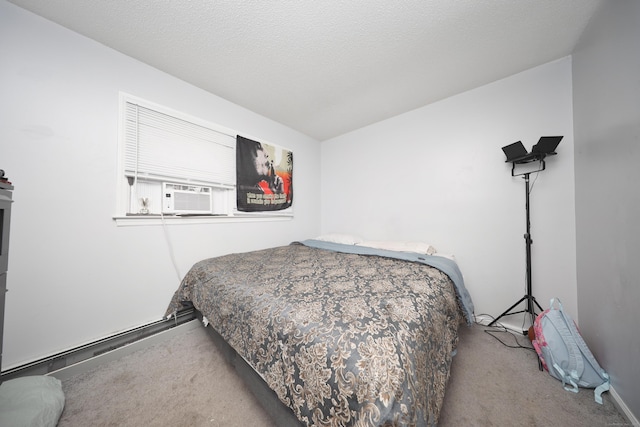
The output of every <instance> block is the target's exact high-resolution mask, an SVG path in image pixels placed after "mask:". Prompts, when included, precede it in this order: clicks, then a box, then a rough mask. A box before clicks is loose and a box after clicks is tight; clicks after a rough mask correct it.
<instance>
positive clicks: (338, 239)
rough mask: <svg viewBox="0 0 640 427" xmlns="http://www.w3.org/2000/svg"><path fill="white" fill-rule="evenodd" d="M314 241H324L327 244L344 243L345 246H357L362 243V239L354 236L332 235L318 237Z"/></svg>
mask: <svg viewBox="0 0 640 427" xmlns="http://www.w3.org/2000/svg"><path fill="white" fill-rule="evenodd" d="M314 240H323V241H325V242H333V243H342V244H344V245H355V244H358V243H360V242H362V239H361V238H360V237H358V236H354V235H352V234H340V233H330V234H323V235H321V236H318V237H316V238H315V239H314Z"/></svg>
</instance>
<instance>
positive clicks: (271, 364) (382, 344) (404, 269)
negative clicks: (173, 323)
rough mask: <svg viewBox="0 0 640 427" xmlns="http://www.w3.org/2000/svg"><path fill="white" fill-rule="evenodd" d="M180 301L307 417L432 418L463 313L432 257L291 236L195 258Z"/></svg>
mask: <svg viewBox="0 0 640 427" xmlns="http://www.w3.org/2000/svg"><path fill="white" fill-rule="evenodd" d="M182 302H191V303H193V305H194V307H195V308H196V309H197V310H199V311H200V312H201V313H202V314H203V315H204V316H205V317H206V319H208V321H209V322H210V323H211V324H212V326H213V327H214V328H215V329H216V330H217V331H218V333H220V335H221V336H222V337H223V338H224V339H225V340H226V341H227V342H228V343H229V344H230V345H231V346H232V347H233V348H234V349H235V350H236V351H237V352H238V354H240V355H241V356H242V357H243V358H244V359H245V360H246V361H247V362H248V363H249V364H250V365H251V366H252V367H253V368H254V369H255V370H256V371H257V372H258V373H259V374H260V376H261V377H262V378H263V379H264V380H265V381H266V383H267V384H268V385H269V387H271V388H272V389H273V390H274V391H275V392H276V394H277V395H278V397H279V398H280V400H281V401H282V402H283V403H284V404H285V405H287V406H288V407H289V408H291V410H292V411H293V412H294V414H295V415H296V416H297V418H298V419H299V420H301V422H302V423H303V424H306V425H309V426H336V427H337V426H347V425H349V426H351V425H355V426H362V427H364V426H426V425H436V424H437V420H438V416H439V414H440V409H441V406H442V402H443V398H444V391H445V386H446V384H447V380H448V377H449V367H450V364H451V359H452V355H453V353H454V350H455V348H456V344H457V340H458V333H457V331H458V327H459V325H460V324H461V323H463V319H464V315H463V310H462V308H461V307H460V306H459V303H458V298H457V296H456V292H455V291H454V285H453V283H452V281H451V280H450V279H449V277H448V276H447V275H446V274H444V273H443V272H441V271H440V270H438V269H436V268H434V267H430V266H428V265H424V264H419V263H415V262H408V261H404V260H400V259H394V258H388V257H382V256H372V255H358V254H350V253H341V252H335V251H331V250H326V249H318V248H314V247H308V246H305V245H302V244H297V243H294V244H291V245H288V246H282V247H277V248H271V249H265V250H260V251H254V252H248V253H239V254H231V255H226V256H221V257H216V258H210V259H206V260H203V261H200V262H198V263H197V264H195V265H194V266H193V267H192V269H191V270H190V271H189V272H188V273H187V275H186V276H185V278H184V280H183V281H182V284H181V285H180V287H179V288H178V290H177V291H176V292H175V294H174V297H173V299H172V301H171V303H170V305H169V307H168V309H167V313H168V314H170V313H173V312H175V311H176V310H178V309H180V308H181V307H182Z"/></svg>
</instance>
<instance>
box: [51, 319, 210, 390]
mask: <svg viewBox="0 0 640 427" xmlns="http://www.w3.org/2000/svg"><path fill="white" fill-rule="evenodd" d="M197 327H200V322H199V321H198V319H193V320H190V321H188V322H186V323H183V324H181V325H178V326H176V327H174V328H171V329H167V330H166V331H162V332H159V333H157V334H154V335H151V336H150V337H146V338H143V339H140V340H138V341H135V342H132V343H131V344H127V345H124V346H122V347H118V348H116V349H115V350H111V351H108V352H106V353H102V354H100V355H98V356H95V357H91V358H89V359H85V360H82V361H80V362H78V363H75V364H73V365H69V366H65V367H64V368H62V369H58V370H57V371H53V372H49V373H48V374H46V375H50V376H52V377H56V378H57V379H59V380H60V381H64V380H66V379H69V378H71V377H73V376H75V375H78V374H81V373H84V372H87V371H88V370H90V369H93V368H95V367H97V366H100V365H102V364H103V363H107V362H111V361H113V360H117V359H120V358H121V357H123V356H126V355H128V354H131V353H133V352H135V351H138V350H142V349H144V348H147V347H149V346H151V345H154V344H158V343H161V342H164V341H166V340H168V339H170V338H173V337H175V336H176V335H179V334H183V333H185V332H187V331H189V330H191V329H194V328H197Z"/></svg>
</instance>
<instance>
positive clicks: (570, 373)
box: [547, 298, 584, 393]
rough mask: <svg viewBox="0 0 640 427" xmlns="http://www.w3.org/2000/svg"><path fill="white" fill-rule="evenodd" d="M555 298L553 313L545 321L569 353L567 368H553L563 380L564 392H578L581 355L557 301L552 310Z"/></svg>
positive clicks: (552, 301)
mask: <svg viewBox="0 0 640 427" xmlns="http://www.w3.org/2000/svg"><path fill="white" fill-rule="evenodd" d="M554 301H555V298H552V299H551V303H550V306H551V309H552V310H553V311H554V313H550V314H551V315H548V316H547V319H548V320H549V322H551V324H552V325H553V327H554V328H555V329H556V331H557V332H558V334H560V337H561V338H562V341H563V342H564V344H565V346H566V348H567V352H568V353H569V355H568V356H569V357H568V366H567V367H566V368H565V369H562V368H561V367H560V366H558V365H557V363H553V365H552V366H553V367H554V369H555V370H556V372H557V373H558V374H559V375H560V376H561V377H562V378H563V380H562V385H563V386H565V389H566V390H569V391H572V392H574V393H577V392H578V381H579V380H580V377H581V376H582V373H583V372H584V360H583V359H582V354H581V353H580V348H579V347H578V345H577V344H576V341H575V339H574V338H573V334H572V333H571V329H570V328H569V327H568V321H567V316H566V315H565V314H564V311H563V310H562V303H561V302H560V300H558V307H559V308H558V309H554V307H553V304H554ZM566 383H569V384H571V386H572V388H569V387H567V386H566Z"/></svg>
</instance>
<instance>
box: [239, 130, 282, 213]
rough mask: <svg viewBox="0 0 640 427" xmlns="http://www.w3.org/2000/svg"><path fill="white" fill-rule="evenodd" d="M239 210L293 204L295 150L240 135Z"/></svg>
mask: <svg viewBox="0 0 640 427" xmlns="http://www.w3.org/2000/svg"><path fill="white" fill-rule="evenodd" d="M236 177H237V182H236V184H237V203H238V210H239V211H243V212H262V211H278V210H283V209H287V208H288V207H290V206H291V204H292V203H293V153H292V152H291V151H289V150H285V149H284V148H282V147H278V146H276V145H271V144H265V143H261V142H258V141H253V140H251V139H248V138H244V137H242V136H239V135H238V137H237V138H236Z"/></svg>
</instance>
